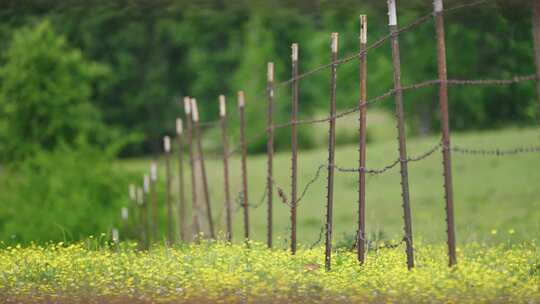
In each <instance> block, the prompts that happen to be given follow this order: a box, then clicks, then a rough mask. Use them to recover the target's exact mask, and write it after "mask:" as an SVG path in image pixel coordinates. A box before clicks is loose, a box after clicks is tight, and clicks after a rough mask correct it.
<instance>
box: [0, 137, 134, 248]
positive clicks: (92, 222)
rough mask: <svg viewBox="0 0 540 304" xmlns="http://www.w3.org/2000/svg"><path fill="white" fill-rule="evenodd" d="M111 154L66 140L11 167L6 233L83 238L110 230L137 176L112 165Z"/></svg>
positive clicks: (19, 238)
mask: <svg viewBox="0 0 540 304" xmlns="http://www.w3.org/2000/svg"><path fill="white" fill-rule="evenodd" d="M111 155H112V153H111V152H107V151H106V152H105V153H104V152H103V151H101V150H99V149H97V148H92V147H90V146H88V145H86V144H78V145H77V147H76V148H70V147H68V146H65V145H62V146H60V147H58V148H57V149H55V150H54V151H51V152H44V151H41V152H37V153H36V154H35V155H34V156H32V157H30V158H28V159H27V160H25V161H23V162H19V163H17V164H16V165H12V166H10V167H8V168H6V169H5V172H4V174H3V176H2V180H1V182H2V184H0V189H2V191H0V201H1V202H2V208H0V239H3V240H5V241H8V242H29V241H31V240H32V241H37V242H40V241H49V240H55V241H61V240H78V239H81V238H83V237H84V236H88V235H95V234H96V233H100V232H106V231H108V230H109V229H110V228H111V227H112V225H113V224H114V223H115V221H116V222H117V221H118V220H119V210H120V207H121V206H122V205H126V203H127V191H126V189H127V188H128V182H129V181H130V180H132V177H130V175H129V174H127V173H124V172H122V171H119V170H117V169H115V168H114V167H113V166H112V161H113V158H112V156H111ZM117 210H118V212H117Z"/></svg>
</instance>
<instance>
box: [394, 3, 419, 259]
mask: <svg viewBox="0 0 540 304" xmlns="http://www.w3.org/2000/svg"><path fill="white" fill-rule="evenodd" d="M388 17H389V23H388V24H389V27H390V34H391V44H392V64H393V67H394V90H395V93H394V94H395V95H394V98H395V103H396V118H397V131H398V142H399V159H400V168H401V170H400V172H401V197H402V199H403V219H404V229H403V230H404V234H405V236H404V239H405V244H406V246H407V248H406V252H407V268H408V269H411V268H413V267H414V250H413V236H412V219H411V206H410V201H409V174H408V169H407V144H406V139H405V118H404V114H403V92H402V90H401V67H400V59H399V42H398V35H399V31H398V26H397V13H396V1H395V0H388Z"/></svg>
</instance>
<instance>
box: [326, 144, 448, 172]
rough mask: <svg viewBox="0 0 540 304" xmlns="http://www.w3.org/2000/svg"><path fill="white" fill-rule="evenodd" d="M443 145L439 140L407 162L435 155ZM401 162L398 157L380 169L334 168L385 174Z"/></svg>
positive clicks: (342, 170)
mask: <svg viewBox="0 0 540 304" xmlns="http://www.w3.org/2000/svg"><path fill="white" fill-rule="evenodd" d="M441 147H442V143H441V142H439V143H437V144H436V145H435V146H434V147H433V148H431V149H429V150H428V151H426V152H424V153H423V154H421V155H419V156H416V157H408V158H407V160H406V162H416V161H421V160H424V159H426V158H428V157H430V156H431V155H433V153H435V152H437V151H438V150H439V149H440V148H441ZM400 162H401V159H399V158H397V159H396V160H394V161H393V162H392V163H390V164H388V165H386V166H384V167H382V168H379V169H368V168H343V167H339V166H337V165H335V166H334V168H336V170H338V172H341V173H351V172H360V171H364V172H365V173H367V174H371V175H378V174H383V173H385V172H386V171H389V170H391V169H392V168H394V167H395V166H397V164H399V163H400Z"/></svg>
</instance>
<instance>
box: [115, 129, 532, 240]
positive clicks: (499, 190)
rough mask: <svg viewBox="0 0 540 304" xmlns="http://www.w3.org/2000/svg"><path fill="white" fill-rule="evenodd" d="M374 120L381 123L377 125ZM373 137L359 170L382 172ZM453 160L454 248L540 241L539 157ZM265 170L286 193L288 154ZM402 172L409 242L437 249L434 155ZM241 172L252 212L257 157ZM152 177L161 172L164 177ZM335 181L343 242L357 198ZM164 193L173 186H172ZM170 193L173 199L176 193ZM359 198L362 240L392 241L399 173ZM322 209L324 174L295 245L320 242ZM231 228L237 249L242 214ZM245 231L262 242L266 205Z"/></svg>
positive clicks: (259, 186) (479, 144)
mask: <svg viewBox="0 0 540 304" xmlns="http://www.w3.org/2000/svg"><path fill="white" fill-rule="evenodd" d="M383 122H384V123H388V122H387V121H385V120H383ZM390 123H391V122H390ZM321 128H323V127H321ZM338 128H339V125H338ZM323 129H324V128H323ZM387 129H388V127H386V130H387ZM376 131H377V132H379V133H377V134H382V133H384V132H382V131H379V130H376ZM389 131H390V132H389ZM389 131H388V130H387V131H386V134H392V132H391V131H392V130H389ZM323 132H324V130H323ZM319 133H321V132H319ZM322 134H324V133H322ZM390 136H392V137H393V136H394V135H390ZM539 136H540V132H539V131H538V129H536V128H528V129H527V128H525V129H505V130H497V131H485V132H474V133H462V134H460V133H454V134H453V135H452V141H453V144H454V145H456V146H461V147H469V148H491V147H493V148H495V147H498V148H505V147H508V148H511V147H516V146H538V144H539V143H540V137H539ZM381 138H382V139H381ZM384 138H386V139H384ZM376 139H377V140H374V141H372V142H371V143H369V144H368V149H367V150H368V151H367V166H368V167H370V168H379V167H382V166H385V165H387V164H389V163H391V162H392V161H393V160H395V159H396V158H397V146H396V142H395V140H392V138H388V135H387V136H386V137H385V136H378V137H377V138H376ZM438 140H439V138H438V136H431V137H413V138H410V139H409V140H408V152H409V155H411V156H415V155H419V154H422V153H424V152H425V151H427V150H429V149H430V148H432V147H433V146H434V145H436V144H437V142H438ZM356 151H357V147H356V146H354V145H348V146H347V145H346V146H340V147H338V149H337V156H336V162H337V164H338V165H340V166H345V167H356V166H357V163H356V159H357V152H356ZM218 156H219V155H215V156H213V157H212V156H209V157H208V160H207V171H208V175H209V178H210V186H211V192H212V193H211V196H212V204H213V208H214V214H217V215H216V217H218V218H219V223H220V225H219V227H220V229H224V214H223V207H222V206H223V173H222V162H221V160H220V159H218ZM326 158H327V152H326V150H325V149H318V150H310V151H301V152H300V158H299V185H300V188H301V189H302V188H303V187H304V185H305V184H306V183H307V182H308V181H309V180H311V179H312V178H313V177H314V175H315V173H316V171H317V168H318V166H320V165H321V164H324V162H325V160H326ZM231 161H232V163H231V166H232V171H231V180H232V182H231V183H232V185H231V188H232V191H231V192H232V193H233V194H235V196H236V193H238V191H239V190H240V171H239V168H240V163H239V158H238V156H237V155H236V156H234V157H233V158H232V160H231ZM452 161H453V170H454V172H453V173H454V178H453V180H454V193H455V215H456V229H457V240H458V242H459V243H461V244H464V243H469V242H472V241H479V242H488V243H491V242H494V243H497V242H503V241H504V242H517V241H522V240H531V239H534V238H538V237H539V236H540V187H538V185H539V184H540V155H539V154H537V153H536V154H522V155H513V156H505V157H497V156H484V157H481V156H470V155H459V154H454V155H453V159H452ZM274 162H275V175H276V181H277V184H278V185H280V186H281V187H282V188H283V189H284V190H285V191H286V192H287V193H288V192H289V191H290V188H289V187H290V186H289V183H290V182H289V176H290V169H289V168H290V155H289V154H288V153H287V152H279V153H278V154H277V155H276V157H275V160H274ZM148 165H149V161H148V160H130V161H123V162H122V163H120V165H119V166H120V167H121V168H122V169H126V168H128V169H130V170H135V171H139V172H141V173H142V172H143V171H144V170H146V168H147V167H148ZM409 169H410V171H409V175H410V193H411V204H412V217H413V232H414V236H415V237H420V238H422V239H423V240H424V241H425V242H428V243H439V242H441V241H444V240H445V230H446V227H445V213H444V198H443V179H442V165H441V154H440V152H437V153H435V154H433V155H432V156H431V157H430V158H428V159H426V160H424V161H422V162H413V163H410V164H409ZM248 170H249V192H250V193H249V195H250V201H251V203H252V204H258V203H259V201H260V199H261V197H262V195H263V193H264V187H265V174H266V156H265V155H256V156H250V157H249V160H248ZM161 171H162V172H161V173H163V170H161ZM336 174H337V175H336V182H335V200H334V201H335V210H334V219H335V233H334V236H335V240H336V241H337V242H339V241H340V240H342V239H344V238H345V235H349V236H352V235H353V234H354V232H355V230H356V214H357V209H358V208H357V197H358V195H357V190H356V189H357V174H356V173H336ZM188 177H189V175H188V174H186V180H188V181H189V178H188ZM173 185H176V182H175V183H173ZM188 189H189V188H188ZM174 191H175V194H176V188H175V190H174ZM366 195H367V199H366V205H367V207H366V208H367V216H366V217H367V230H368V234H370V235H378V236H379V237H382V238H390V239H399V238H400V236H401V232H402V222H403V221H402V208H401V194H400V178H399V166H397V167H395V168H394V169H392V170H391V171H389V172H387V173H385V174H383V175H378V176H370V177H368V180H367V193H366ZM274 197H275V208H274V211H275V216H274V219H275V221H274V227H275V232H274V233H275V235H276V239H275V240H274V242H275V243H276V244H277V245H279V246H285V242H286V241H287V239H288V234H289V231H288V229H289V213H288V207H287V206H286V205H284V204H283V203H281V202H280V201H279V199H278V198H277V195H275V196H274ZM325 203H326V172H325V170H323V171H322V174H321V176H320V178H319V179H318V180H317V181H316V182H315V183H314V184H313V186H312V187H311V188H310V189H309V191H308V192H307V194H306V196H305V198H304V199H303V200H302V201H301V202H300V205H299V210H298V225H299V228H298V235H299V241H300V242H301V243H303V244H311V243H313V242H314V241H316V240H317V239H318V238H319V234H320V231H321V227H322V224H323V221H324V218H325ZM234 224H235V225H234V229H235V230H234V232H235V239H236V240H237V241H239V240H240V236H241V235H242V216H241V212H237V213H235V216H234ZM251 226H252V237H253V239H254V240H258V241H264V240H265V236H266V206H265V205H264V204H263V205H262V206H261V207H259V208H257V209H252V210H251ZM278 238H279V239H278Z"/></svg>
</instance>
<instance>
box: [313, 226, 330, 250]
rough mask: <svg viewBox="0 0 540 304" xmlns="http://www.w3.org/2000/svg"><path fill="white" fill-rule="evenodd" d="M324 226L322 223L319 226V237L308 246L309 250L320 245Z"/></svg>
mask: <svg viewBox="0 0 540 304" xmlns="http://www.w3.org/2000/svg"><path fill="white" fill-rule="evenodd" d="M325 226H326V225H325V224H324V223H323V224H322V225H321V230H320V231H319V237H318V238H317V240H315V242H313V243H312V244H311V245H310V246H309V249H313V248H315V246H318V245H319V244H320V243H321V240H322V236H323V233H324V227H325Z"/></svg>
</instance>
